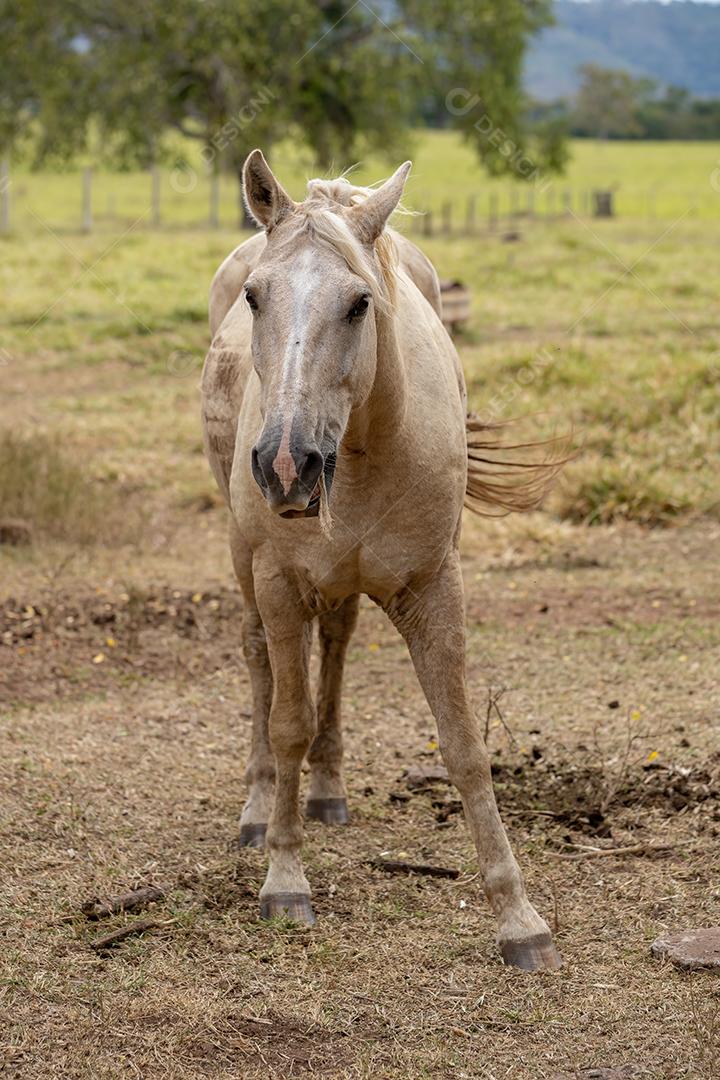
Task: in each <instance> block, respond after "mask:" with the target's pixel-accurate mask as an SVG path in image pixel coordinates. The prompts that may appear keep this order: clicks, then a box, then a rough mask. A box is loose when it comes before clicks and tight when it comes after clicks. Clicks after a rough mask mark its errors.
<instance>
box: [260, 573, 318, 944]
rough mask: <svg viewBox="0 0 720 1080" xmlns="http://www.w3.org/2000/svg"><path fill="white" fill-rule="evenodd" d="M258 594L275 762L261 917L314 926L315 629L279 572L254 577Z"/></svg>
mask: <svg viewBox="0 0 720 1080" xmlns="http://www.w3.org/2000/svg"><path fill="white" fill-rule="evenodd" d="M255 593H256V597H257V601H258V607H259V610H260V614H261V616H262V620H263V624H264V626H265V634H266V638H267V645H268V653H269V656H270V666H271V668H272V675H273V695H272V705H271V707H270V719H269V735H270V746H271V748H272V752H273V756H274V758H275V803H274V806H273V810H272V814H271V815H270V821H269V823H268V829H267V835H266V840H265V846H266V849H267V852H268V855H269V866H268V872H267V877H266V878H265V882H264V884H263V887H262V889H261V890H260V914H261V915H262V917H263V918H266V919H267V918H270V917H271V916H273V915H283V914H284V915H288V916H289V917H290V918H292V919H295V920H296V921H297V922H304V923H306V924H307V925H308V926H311V925H312V924H313V923H314V922H315V916H314V914H313V910H312V905H311V902H310V885H309V884H308V880H307V878H306V877H305V873H304V871H303V866H302V860H301V857H300V849H301V847H302V841H303V819H302V816H301V814H300V806H299V798H300V770H301V767H302V763H303V760H304V758H305V754H306V753H307V751H308V748H309V746H310V743H311V741H312V739H313V736H314V735H315V709H314V706H313V701H312V696H311V693H310V680H309V672H308V668H309V659H310V644H311V640H312V624H311V623H310V622H309V621H308V619H307V617H306V614H305V612H304V611H303V609H302V606H301V602H300V596H299V593H298V590H297V588H295V587H294V585H293V584H292V582H291V580H290V578H289V577H286V576H285V575H284V574H283V573H282V572H280V571H278V570H277V569H275V568H270V569H265V570H263V569H261V570H260V571H259V572H258V573H256V574H255Z"/></svg>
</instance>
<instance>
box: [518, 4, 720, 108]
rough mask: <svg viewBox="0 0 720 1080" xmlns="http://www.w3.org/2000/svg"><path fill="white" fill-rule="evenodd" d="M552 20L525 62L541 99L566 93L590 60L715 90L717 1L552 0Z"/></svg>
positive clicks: (718, 93) (715, 93)
mask: <svg viewBox="0 0 720 1080" xmlns="http://www.w3.org/2000/svg"><path fill="white" fill-rule="evenodd" d="M555 19H556V25H555V26H554V27H550V28H549V29H547V30H544V31H542V33H541V34H539V35H538V37H537V38H536V39H535V41H534V42H533V44H532V45H531V47H530V50H529V53H528V57H527V61H526V66H525V81H526V85H527V88H528V90H529V91H530V93H531V94H532V95H533V96H534V97H537V98H539V99H540V100H541V101H551V100H554V99H555V98H560V97H567V96H569V95H571V94H572V93H573V92H574V90H575V89H576V87H577V83H578V79H577V68H578V66H579V65H580V64H586V63H590V62H592V63H596V64H600V65H602V66H603V67H610V68H625V70H626V71H629V72H631V73H632V74H633V75H647V76H650V77H651V78H653V79H657V80H658V81H659V82H661V83H665V84H673V85H675V86H683V87H685V88H686V89H688V90H690V91H692V93H693V94H696V95H698V96H700V97H720V4H717V5H716V4H695V3H690V2H686V3H677V2H675V3H669V4H661V3H656V2H654V0H645V2H635V3H633V2H628V0H589V2H587V3H574V2H572V0H556V3H555Z"/></svg>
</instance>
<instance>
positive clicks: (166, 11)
mask: <svg viewBox="0 0 720 1080" xmlns="http://www.w3.org/2000/svg"><path fill="white" fill-rule="evenodd" d="M549 3H550V0H441V2H440V3H438V2H437V0H369V2H368V3H361V4H354V5H353V4H350V5H349V4H348V3H347V0H264V3H263V4H258V3H257V2H253V0H173V2H172V3H171V4H168V3H167V0H124V2H123V3H122V4H118V3H117V0H53V4H52V5H50V9H51V14H49V15H48V14H47V11H46V7H45V5H44V4H43V3H42V2H41V0H0V4H5V5H6V6H8V7H12V8H15V9H18V10H21V11H22V12H23V13H24V16H25V17H26V22H27V27H26V28H25V29H24V30H23V32H22V37H23V42H24V44H23V48H22V52H23V54H24V57H25V59H23V60H22V61H20V66H21V68H22V71H21V72H20V76H19V77H13V78H12V79H9V80H8V83H9V84H10V93H9V95H8V98H7V103H6V105H5V103H3V108H4V114H5V115H6V116H7V118H8V123H9V124H11V123H15V122H16V121H17V120H18V118H19V117H21V116H23V115H27V116H28V117H30V118H31V126H32V125H33V124H34V130H35V134H36V135H37V136H38V145H41V144H42V143H43V140H44V141H45V142H46V144H47V145H48V146H49V145H51V144H52V143H53V141H54V142H57V143H58V144H60V143H63V142H64V143H65V144H66V145H67V147H68V151H69V152H70V151H71V149H72V148H75V149H77V148H78V147H80V146H82V145H83V143H84V140H86V139H88V140H89V141H91V142H92V143H93V146H94V148H95V151H96V153H98V154H100V155H101V156H103V157H105V158H107V159H109V160H111V161H113V162H115V163H118V162H119V163H120V164H123V165H129V164H140V165H147V164H149V163H150V162H152V161H157V160H159V159H160V158H161V157H162V156H163V155H164V154H168V153H170V152H174V153H178V146H179V145H180V146H181V145H182V144H179V143H178V141H177V140H175V141H174V142H173V140H171V139H168V133H170V132H173V131H174V132H179V133H181V134H182V135H183V136H184V137H185V138H186V139H189V140H192V141H194V142H196V143H198V144H199V145H200V147H201V154H202V157H203V158H204V159H205V161H206V163H207V164H208V166H209V167H210V168H212V169H215V170H218V169H220V168H221V167H225V168H229V169H232V170H233V171H234V172H235V173H236V174H238V175H239V172H240V168H241V165H242V162H243V160H244V158H245V156H246V154H247V152H248V151H249V150H250V149H252V147H253V146H257V145H262V146H263V147H264V148H265V149H266V150H267V149H269V148H271V147H272V146H273V144H275V143H277V141H278V140H280V139H284V138H291V139H293V140H294V141H295V142H296V143H297V145H298V146H299V147H306V148H309V150H310V151H311V153H312V155H313V157H314V158H315V160H316V161H317V162H319V164H320V166H321V167H325V168H328V167H330V165H331V164H339V163H342V164H343V165H345V164H348V163H351V162H352V161H353V160H354V159H357V157H359V156H364V155H365V154H366V153H368V152H370V151H381V152H382V153H383V154H385V155H387V156H391V155H392V156H394V155H396V154H397V153H398V152H399V148H400V144H405V146H404V147H403V148H404V149H407V146H406V144H407V141H408V138H409V132H410V128H411V126H412V124H413V122H418V120H419V118H420V115H421V108H422V106H423V104H424V105H427V103H428V102H430V101H434V102H435V108H436V109H438V110H440V109H441V110H443V111H444V113H445V115H446V117H447V118H448V120H449V122H451V123H453V124H454V125H455V126H456V127H458V128H459V129H460V130H461V131H463V133H464V134H465V135H466V137H467V138H469V139H470V140H472V142H473V144H474V145H475V146H476V147H477V150H478V152H479V154H480V156H481V158H482V160H483V161H484V162H485V164H486V165H487V167H488V168H489V169H490V170H491V171H493V172H500V171H503V170H512V171H515V172H516V173H517V174H518V175H527V172H528V170H527V165H528V164H530V165H531V166H532V165H533V162H532V161H530V159H529V158H527V157H525V156H524V155H525V154H526V151H527V150H528V149H529V147H530V143H531V142H533V145H534V153H535V157H536V158H537V157H538V155H540V154H541V151H542V152H543V153H544V152H545V151H544V150H543V146H545V149H546V150H547V153H546V154H545V156H546V158H547V160H548V161H550V162H551V163H552V164H555V165H557V164H558V163H559V162H560V160H561V158H562V137H561V132H560V129H559V127H558V125H557V124H555V125H550V126H549V127H548V129H547V131H546V132H545V133H544V134H542V133H540V132H535V133H534V134H533V133H531V131H530V126H529V123H528V114H527V109H526V106H527V102H526V100H525V97H524V95H523V92H522V86H521V66H522V58H523V53H524V49H525V45H526V43H527V39H528V37H529V35H530V34H531V33H533V32H534V31H535V30H537V29H539V28H540V27H541V26H543V25H545V24H546V23H547V21H548V17H549V16H548V11H549ZM33 34H36V35H37V38H36V40H35V41H34V40H33ZM0 48H2V46H0ZM50 70H52V78H50V76H49V75H48V76H47V80H46V74H45V72H46V71H50ZM24 76H26V77H27V81H28V83H29V89H26V88H25V84H24V82H23V77H24ZM61 87H62V88H64V90H63V89H61ZM74 88H77V92H76V93H75V95H74V98H73V100H72V101H71V102H68V101H67V97H66V98H65V99H64V98H63V94H64V93H67V91H71V90H72V89H74ZM64 100H65V101H66V103H67V106H68V114H67V115H69V116H71V117H72V118H73V129H72V131H70V130H69V125H68V123H67V119H66V118H65V117H64V116H63V115H62V113H58V111H57V106H58V103H61V102H63V101H64ZM51 118H53V119H54V120H55V121H56V123H55V124H53V123H50V122H49V121H50V119H51ZM58 133H60V134H58ZM543 140H544V142H543ZM171 148H172V149H171ZM180 152H181V151H180Z"/></svg>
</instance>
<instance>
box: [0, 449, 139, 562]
mask: <svg viewBox="0 0 720 1080" xmlns="http://www.w3.org/2000/svg"><path fill="white" fill-rule="evenodd" d="M0 507H2V515H3V519H4V520H11V521H17V522H19V523H23V524H25V525H26V526H27V527H28V530H29V535H30V536H31V537H35V538H36V539H45V540H47V539H53V540H63V541H68V542H72V543H80V544H107V543H110V544H116V543H119V542H121V541H122V540H123V539H127V537H128V536H129V535H130V534H131V532H132V529H133V524H134V525H135V528H137V526H138V524H139V518H138V514H137V512H134V513H133V510H131V509H130V508H129V506H128V500H127V497H125V498H123V494H122V491H121V490H120V488H119V486H118V485H117V484H112V483H105V484H101V483H100V482H98V481H97V480H94V479H93V478H92V475H91V473H90V470H89V468H88V466H87V464H86V465H85V466H83V465H81V464H80V462H79V460H76V459H75V458H73V457H72V456H71V455H69V454H68V453H67V452H66V450H65V449H64V448H63V446H62V443H61V440H60V438H59V437H58V436H55V435H52V436H51V435H47V434H37V433H35V434H27V433H23V434H14V433H12V432H9V431H6V432H4V433H3V434H1V435H0ZM133 509H134V508H133Z"/></svg>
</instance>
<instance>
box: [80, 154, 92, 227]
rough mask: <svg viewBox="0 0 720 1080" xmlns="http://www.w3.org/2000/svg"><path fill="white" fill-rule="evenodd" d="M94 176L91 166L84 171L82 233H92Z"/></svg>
mask: <svg viewBox="0 0 720 1080" xmlns="http://www.w3.org/2000/svg"><path fill="white" fill-rule="evenodd" d="M92 176H93V171H92V169H91V167H90V166H89V165H87V166H86V167H85V168H84V169H83V176H82V231H83V232H86V233H89V232H92V226H93V220H92Z"/></svg>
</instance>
